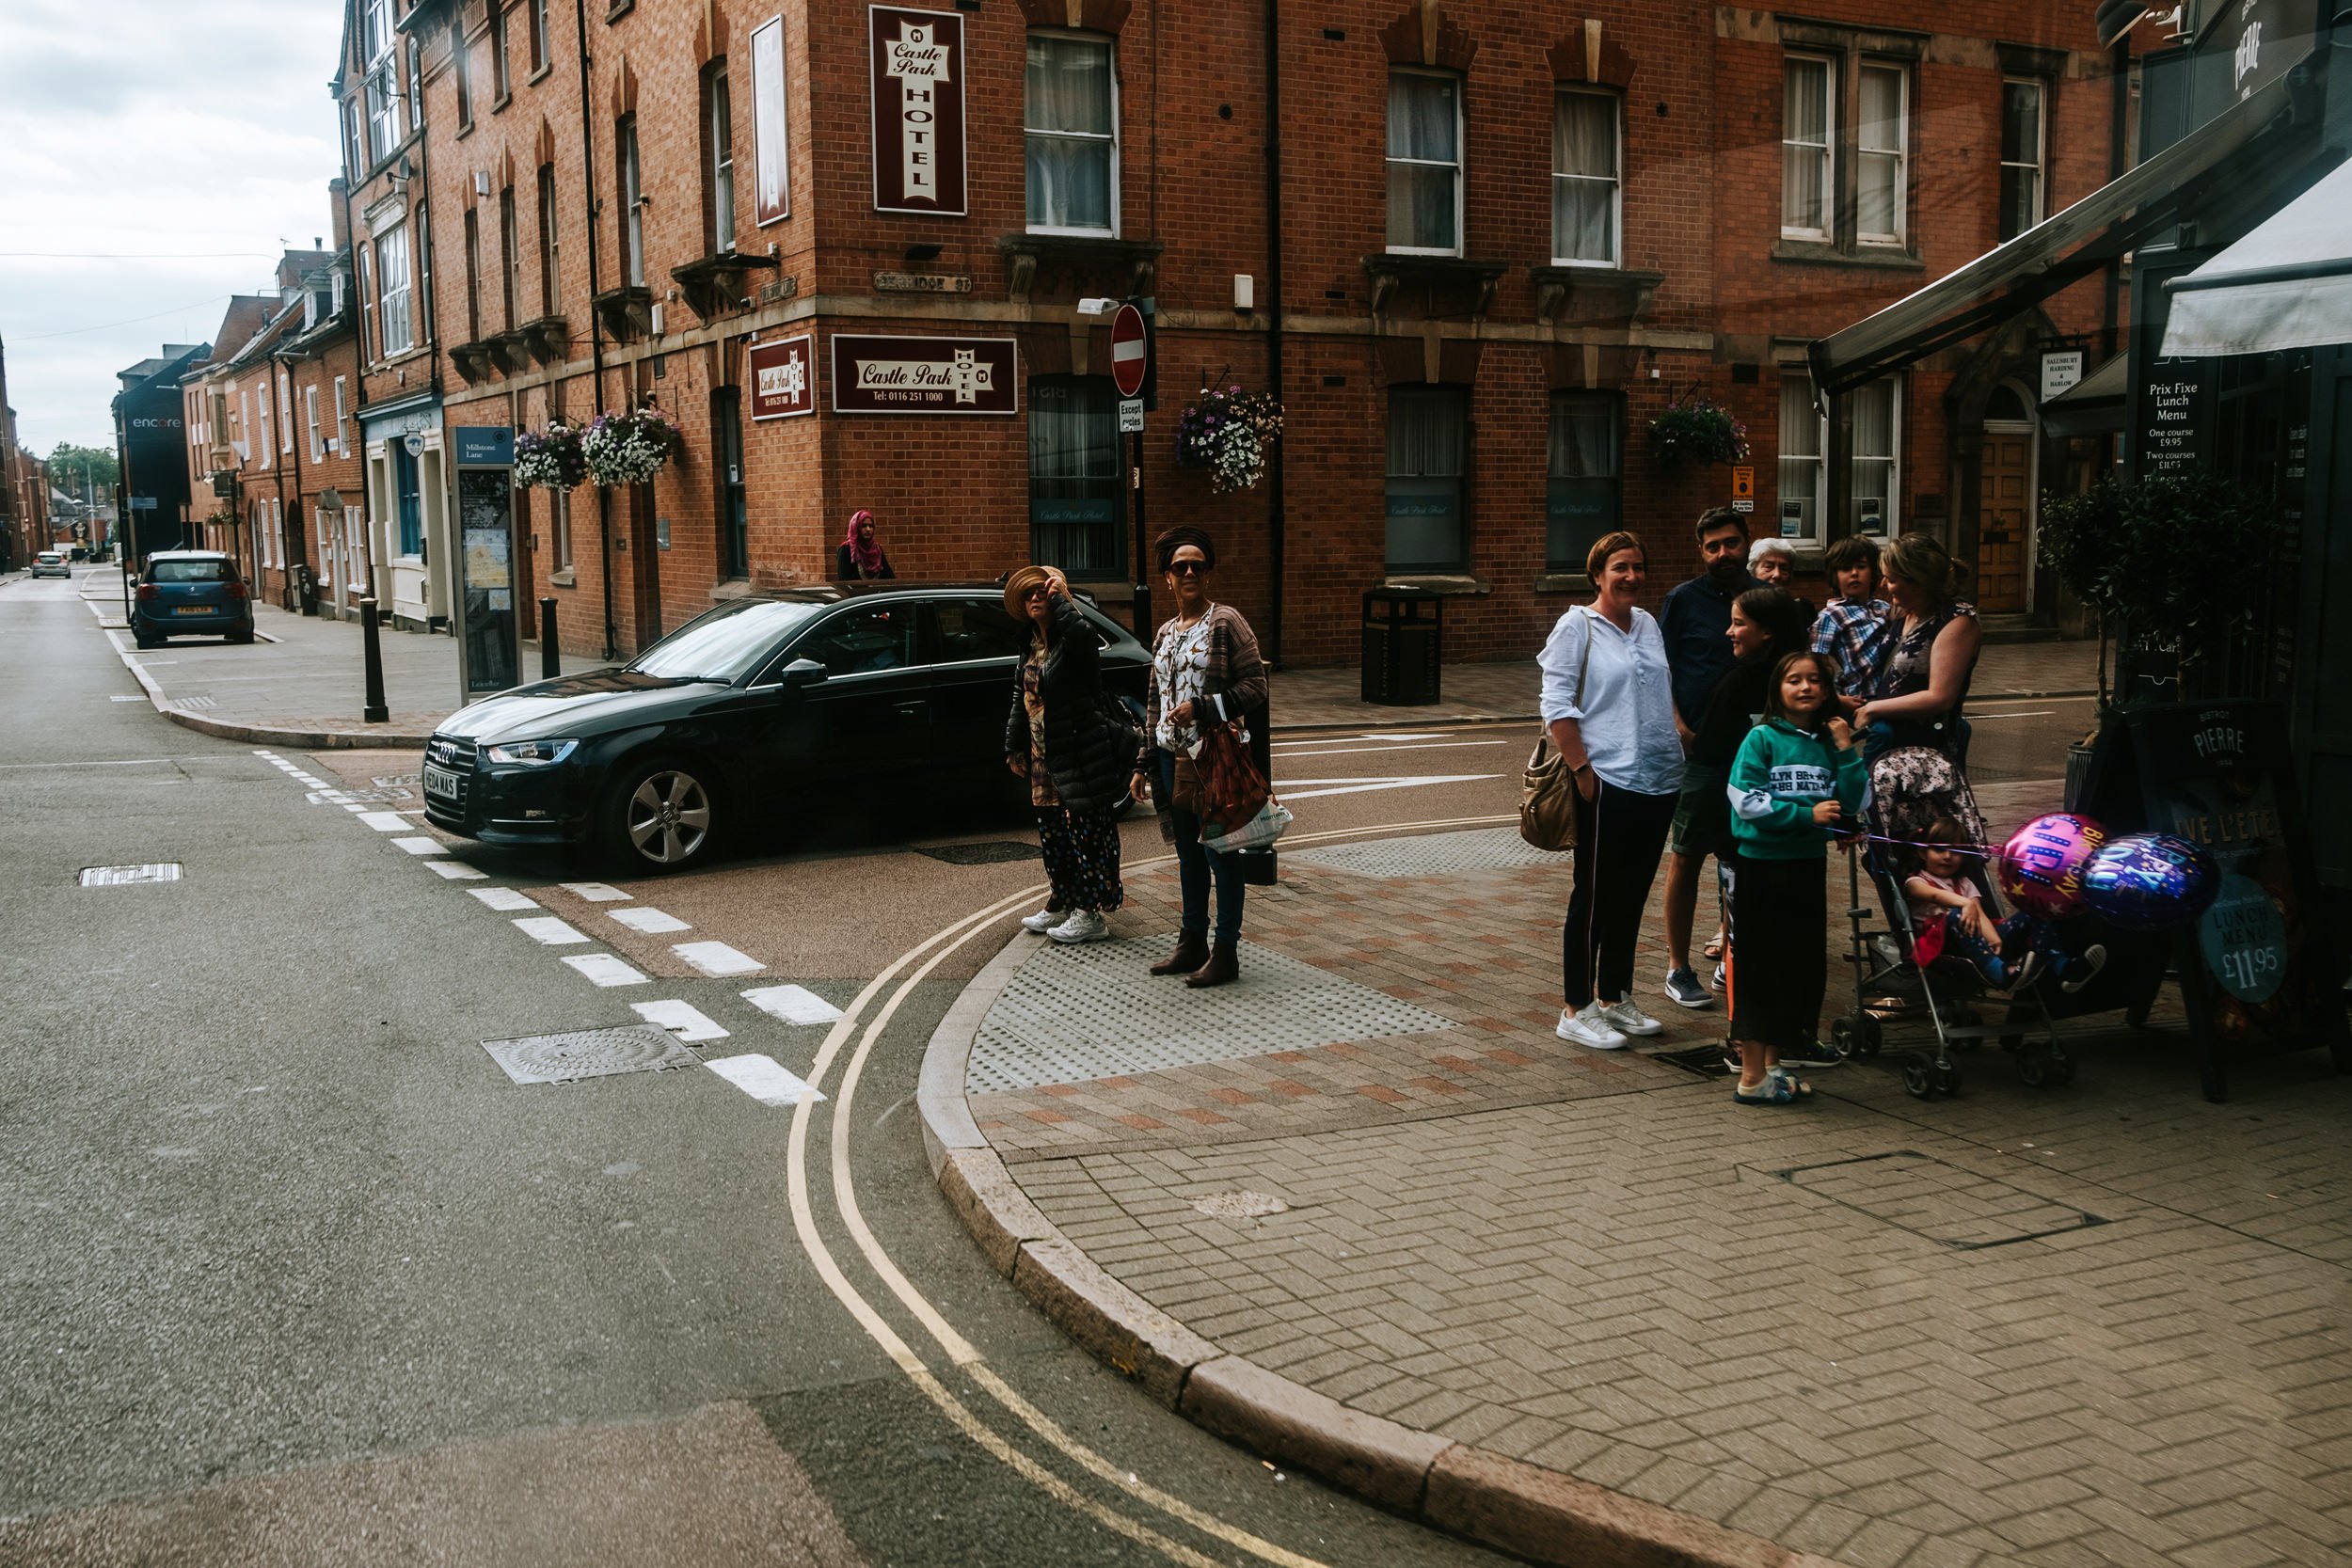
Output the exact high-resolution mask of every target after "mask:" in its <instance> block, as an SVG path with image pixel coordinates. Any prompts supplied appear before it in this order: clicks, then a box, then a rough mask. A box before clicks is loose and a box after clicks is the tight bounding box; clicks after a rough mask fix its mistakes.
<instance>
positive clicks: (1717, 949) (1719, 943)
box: [1699, 931, 1724, 958]
mask: <svg viewBox="0 0 2352 1568" xmlns="http://www.w3.org/2000/svg"><path fill="white" fill-rule="evenodd" d="M1699 951H1700V952H1701V953H1703V954H1705V955H1706V956H1707V957H1708V958H1722V957H1723V956H1724V934H1723V933H1722V932H1721V931H1718V932H1716V933H1715V934H1714V935H1713V936H1711V937H1708V939H1707V945H1706V946H1704V947H1702V948H1700V949H1699Z"/></svg>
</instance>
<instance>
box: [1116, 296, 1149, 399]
mask: <svg viewBox="0 0 2352 1568" xmlns="http://www.w3.org/2000/svg"><path fill="white" fill-rule="evenodd" d="M1149 353H1150V351H1149V349H1148V348H1147V347H1146V346H1145V343H1144V337H1143V312H1142V311H1140V310H1138V309H1136V308H1135V307H1134V306H1132V305H1122V306H1120V308H1119V314H1117V315H1116V316H1113V317H1112V318H1111V380H1112V381H1113V382H1114V383H1115V384H1116V385H1117V386H1118V388H1119V395H1120V397H1122V398H1131V397H1134V396H1136V394H1137V393H1139V392H1141V391H1142V390H1143V372H1144V369H1145V366H1146V364H1147V362H1148V357H1149Z"/></svg>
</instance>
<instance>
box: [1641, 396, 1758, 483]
mask: <svg viewBox="0 0 2352 1568" xmlns="http://www.w3.org/2000/svg"><path fill="white" fill-rule="evenodd" d="M1649 435H1650V440H1651V442H1652V443H1653V444H1654V445H1656V447H1657V449H1658V456H1659V459H1660V461H1661V462H1665V463H1670V464H1675V465H1677V466H1679V465H1684V464H1687V465H1689V466H1691V467H1705V466H1707V465H1708V464H1709V463H1743V462H1745V461H1747V456H1748V427H1747V426H1746V425H1743V424H1741V423H1740V421H1739V420H1736V419H1734V418H1732V415H1731V410H1730V409H1728V408H1725V407H1724V406H1723V405H1722V404H1715V403H1709V402H1708V400H1707V399H1705V398H1692V400H1691V401H1690V402H1688V403H1677V404H1675V405H1674V406H1673V407H1671V408H1669V409H1667V410H1666V411H1665V412H1664V413H1663V414H1661V415H1659V416H1658V418H1656V419H1654V420H1650V422H1649Z"/></svg>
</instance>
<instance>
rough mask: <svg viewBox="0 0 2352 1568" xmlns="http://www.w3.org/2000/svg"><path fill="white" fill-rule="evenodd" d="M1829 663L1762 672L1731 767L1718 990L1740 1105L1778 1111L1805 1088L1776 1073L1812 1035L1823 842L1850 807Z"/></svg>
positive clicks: (1821, 953) (1846, 738)
mask: <svg viewBox="0 0 2352 1568" xmlns="http://www.w3.org/2000/svg"><path fill="white" fill-rule="evenodd" d="M1836 682H1837V662H1836V660H1835V659H1833V658H1831V657H1829V656H1828V655H1826V654H1817V653H1812V652H1800V653H1793V654H1790V655H1788V657H1785V658H1783V659H1781V660H1780V662H1779V663H1778V664H1776V665H1774V666H1773V667H1772V681H1771V684H1770V685H1769V686H1768V687H1767V688H1766V689H1765V695H1764V722H1762V723H1760V724H1758V725H1757V726H1756V728H1754V729H1752V730H1750V731H1749V732H1748V735H1747V738H1746V739H1745V740H1743V741H1741V742H1740V752H1739V755H1738V756H1736V757H1734V758H1733V759H1732V764H1731V780H1730V783H1729V784H1728V785H1727V786H1726V790H1727V793H1728V794H1729V795H1730V798H1731V837H1732V842H1733V844H1734V845H1735V846H1737V847H1738V850H1739V853H1738V856H1737V857H1736V860H1735V862H1734V863H1733V864H1732V866H1731V868H1730V872H1729V875H1730V878H1731V933H1732V938H1731V954H1732V961H1731V967H1730V973H1729V974H1728V975H1727V976H1726V987H1725V989H1726V990H1727V991H1728V992H1729V1000H1730V1006H1731V1041H1732V1043H1733V1044H1734V1045H1736V1046H1738V1047H1739V1049H1740V1086H1739V1088H1738V1089H1737V1090H1735V1091H1734V1093H1733V1098H1734V1099H1736V1100H1738V1101H1740V1103H1741V1104H1742V1105H1786V1104H1788V1103H1790V1102H1791V1101H1799V1100H1804V1099H1808V1098H1810V1097H1811V1095H1812V1093H1813V1085H1810V1084H1807V1083H1805V1082H1804V1080H1803V1079H1800V1078H1798V1077H1796V1076H1795V1075H1793V1074H1791V1073H1790V1072H1788V1070H1787V1069H1784V1068H1782V1067H1781V1066H1780V1053H1781V1052H1783V1051H1794V1050H1796V1049H1798V1048H1799V1047H1801V1046H1804V1045H1805V1044H1806V1043H1808V1042H1809V1041H1811V1040H1812V1038H1813V1037H1814V1035H1815V1033H1816V1032H1817V1031H1818V1030H1819V1028H1820V1020H1821V993H1822V992H1823V991H1824V990H1826V989H1827V988H1828V984H1829V953H1828V937H1829V933H1828V923H1829V903H1828V898H1827V895H1826V879H1825V878H1824V875H1823V869H1822V867H1823V863H1824V862H1825V861H1826V860H1827V859H1828V847H1829V839H1830V834H1831V833H1832V832H1836V831H1837V829H1838V828H1839V827H1840V826H1841V825H1850V824H1851V820H1852V818H1853V817H1854V814H1855V813H1857V812H1859V811H1860V810H1861V808H1862V786H1863V780H1864V777H1865V775H1864V773H1863V768H1862V754H1861V752H1859V751H1858V750H1856V749H1855V748H1854V746H1853V744H1852V741H1853V734H1852V731H1851V728H1850V727H1849V726H1848V725H1847V723H1846V721H1845V720H1843V719H1841V718H1839V717H1838V716H1837V710H1836V707H1835V706H1834V705H1832V704H1831V701H1830V698H1831V693H1832V692H1834V691H1835V690H1836Z"/></svg>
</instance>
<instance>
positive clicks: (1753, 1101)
mask: <svg viewBox="0 0 2352 1568" xmlns="http://www.w3.org/2000/svg"><path fill="white" fill-rule="evenodd" d="M1731 1098H1732V1099H1733V1100H1734V1101H1737V1102H1738V1103H1740V1104H1741V1105H1787V1104H1788V1103H1790V1102H1791V1101H1794V1100H1795V1099H1796V1095H1795V1094H1794V1093H1793V1092H1791V1090H1790V1089H1789V1086H1788V1080H1787V1079H1785V1078H1782V1077H1780V1076H1779V1075H1778V1074H1777V1073H1773V1072H1767V1073H1765V1074H1764V1078H1763V1081H1762V1082H1761V1083H1758V1084H1756V1085H1755V1086H1754V1087H1750V1086H1749V1085H1745V1084H1735V1085H1732V1088H1731Z"/></svg>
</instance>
